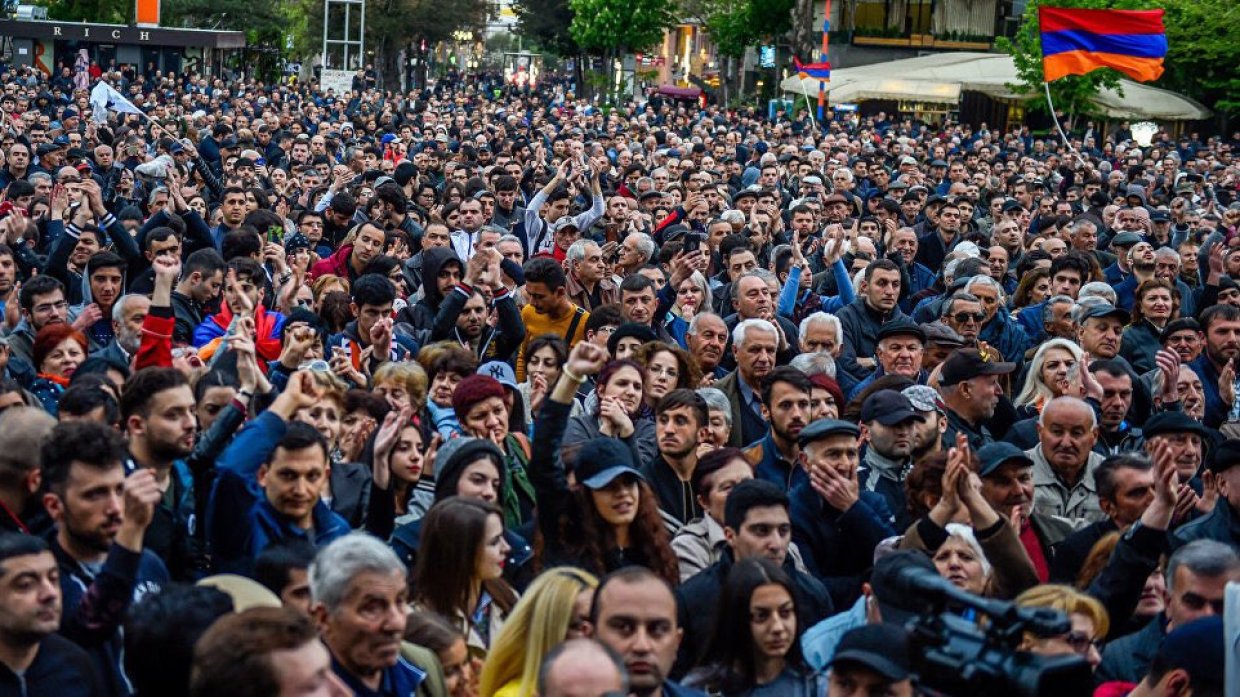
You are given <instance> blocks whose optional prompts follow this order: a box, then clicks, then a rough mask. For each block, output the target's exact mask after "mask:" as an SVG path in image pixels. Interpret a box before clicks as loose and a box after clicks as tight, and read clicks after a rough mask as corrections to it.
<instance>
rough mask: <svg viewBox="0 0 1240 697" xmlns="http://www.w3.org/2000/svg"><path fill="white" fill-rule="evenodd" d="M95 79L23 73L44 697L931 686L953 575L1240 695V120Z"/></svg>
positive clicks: (1108, 682) (32, 591)
mask: <svg viewBox="0 0 1240 697" xmlns="http://www.w3.org/2000/svg"><path fill="white" fill-rule="evenodd" d="M99 79H101V80H104V81H107V82H108V84H110V85H111V86H112V87H114V88H115V89H116V90H117V92H119V93H120V94H121V95H123V96H124V97H126V98H127V99H128V100H130V101H131V102H132V103H133V104H134V105H136V106H137V107H138V108H139V109H141V110H142V111H143V113H142V114H133V113H124V112H118V111H115V110H113V109H108V110H101V107H100V105H98V104H92V102H91V100H90V93H89V89H88V88H87V87H83V86H82V85H80V84H76V83H75V82H74V81H71V80H69V81H66V80H63V79H58V80H55V81H50V82H49V81H48V80H47V78H46V77H45V76H43V74H42V73H40V72H38V71H32V70H30V69H28V68H20V67H3V68H2V69H0V85H2V87H3V93H2V94H0V113H2V116H3V123H2V124H0V190H2V192H3V193H2V196H0V237H2V239H0V306H2V308H3V311H2V317H3V320H2V322H3V328H2V331H0V371H2V375H0V528H3V532H2V533H0V693H3V694H20V695H49V694H55V695H65V696H69V695H79V694H80V695H113V696H117V697H128V696H129V695H140V696H144V697H145V696H147V695H178V694H188V695H194V696H195V697H222V696H228V697H244V696H245V695H295V694H296V695H343V694H354V695H387V696H400V697H405V696H407V695H414V694H417V695H422V696H425V697H529V696H530V695H539V697H557V696H569V695H572V696H575V697H600V696H601V695H624V694H635V695H639V696H640V697H692V696H693V695H701V694H703V693H708V694H712V695H728V696H729V697H730V696H733V695H746V696H749V695H752V696H754V697H759V696H760V697H809V696H820V695H830V696H831V697H837V696H843V695H894V696H897V697H911V696H912V695H916V694H920V693H921V691H922V690H923V688H924V689H932V688H933V687H934V685H932V684H929V682H926V681H925V680H926V679H927V676H923V675H921V674H920V673H919V670H918V666H919V660H920V658H921V656H922V653H923V652H922V649H921V645H920V644H919V643H918V642H919V641H924V639H925V637H919V636H918V635H915V634H911V633H910V632H909V630H908V628H907V626H906V624H905V622H906V621H907V620H909V619H910V618H914V617H917V616H922V615H924V614H926V613H931V612H937V611H945V612H948V613H953V614H956V615H958V616H959V617H962V618H965V619H967V620H969V621H971V622H976V623H977V626H979V627H984V626H985V625H986V624H987V619H986V618H985V617H984V616H978V615H977V614H976V613H974V612H973V611H971V610H967V609H965V608H962V607H958V606H955V605H949V606H948V607H945V608H944V607H939V606H938V605H937V604H935V603H931V602H930V601H929V599H928V598H922V597H917V595H916V594H908V593H904V592H901V591H900V589H901V588H902V587H903V586H902V585H901V583H902V582H901V579H906V578H908V576H909V574H910V573H923V572H929V573H930V574H937V575H938V576H941V577H942V578H944V579H946V580H947V581H948V582H950V583H951V584H952V585H953V586H955V587H957V588H959V589H960V590H963V591H967V592H968V593H972V594H975V595H977V596H981V597H985V598H991V599H995V600H1004V601H1012V602H1014V603H1015V604H1016V605H1017V606H1020V607H1024V608H1048V609H1053V610H1057V611H1059V612H1061V613H1062V614H1063V616H1065V617H1066V618H1067V620H1066V622H1065V624H1064V625H1063V626H1062V627H1061V629H1064V630H1065V631H1064V632H1063V633H1060V634H1053V635H1050V636H1046V635H1043V634H1038V633H1034V632H1028V633H1026V634H1025V635H1024V636H1023V637H1017V638H1016V640H1017V641H1018V643H1017V644H1013V646H1012V647H1011V648H1012V649H1014V650H1019V651H1025V652H1031V653H1033V654H1040V655H1043V656H1059V657H1075V658H1076V659H1077V660H1079V662H1080V663H1081V665H1082V666H1087V668H1085V669H1083V672H1084V673H1092V675H1093V680H1092V682H1091V683H1090V684H1081V685H1078V687H1079V689H1080V690H1081V691H1080V692H1075V693H1073V694H1091V693H1094V694H1098V695H1104V696H1107V697H1110V696H1120V695H1126V694H1132V695H1138V696H1141V697H1144V696H1147V695H1149V696H1152V695H1187V694H1190V693H1191V694H1192V695H1194V696H1195V697H1201V696H1202V695H1222V694H1223V689H1224V688H1223V665H1224V660H1223V655H1224V640H1223V626H1222V620H1221V615H1222V613H1223V604H1224V600H1223V598H1224V587H1225V585H1226V583H1227V582H1228V581H1240V547H1238V545H1240V440H1238V439H1237V438H1240V401H1237V399H1236V392H1237V389H1238V388H1237V372H1238V370H1240V368H1238V366H1240V283H1238V282H1240V164H1238V163H1237V162H1236V160H1235V159H1233V158H1234V154H1233V151H1234V150H1235V149H1236V148H1237V147H1240V134H1237V135H1236V136H1233V137H1232V138H1231V139H1230V140H1229V139H1227V138H1225V137H1211V138H1207V139H1205V140H1204V141H1203V140H1202V139H1201V138H1199V137H1198V135H1197V134H1195V133H1187V134H1185V135H1183V136H1181V137H1173V136H1171V135H1169V134H1168V133H1167V132H1165V131H1164V132H1160V133H1159V134H1158V135H1156V136H1155V138H1154V141H1153V143H1152V144H1151V145H1149V146H1146V147H1141V146H1138V145H1137V144H1136V143H1135V142H1134V141H1133V140H1132V136H1131V133H1130V132H1128V130H1127V125H1126V124H1124V125H1121V126H1120V128H1119V129H1117V130H1115V131H1111V132H1104V131H1103V130H1101V129H1092V128H1091V129H1090V130H1089V131H1088V132H1084V133H1078V134H1075V135H1074V136H1073V142H1072V143H1062V142H1059V141H1058V140H1057V139H1054V138H1046V137H1040V136H1035V135H1033V134H1031V133H1030V132H1029V130H1028V129H1027V128H1025V127H1022V126H1019V125H1016V126H1012V127H1010V128H1005V129H992V128H989V127H987V126H986V125H984V124H983V125H981V126H980V127H973V126H970V125H967V124H958V123H947V124H942V125H932V124H925V123H920V122H913V121H911V120H908V119H903V118H900V117H897V116H891V115H888V114H885V113H877V114H872V115H867V116H857V115H855V114H854V115H849V116H848V117H846V118H842V119H841V120H837V121H832V122H829V123H823V124H814V123H813V122H812V121H810V120H809V119H808V118H807V115H806V114H805V113H804V112H798V113H795V114H787V113H783V112H780V113H778V114H777V115H776V116H775V117H774V118H767V117H766V115H765V114H764V113H761V112H756V111H753V110H748V109H737V110H733V109H724V108H722V107H716V106H707V107H700V106H698V105H697V104H686V103H682V102H676V101H666V100H663V99H661V98H651V99H650V100H647V101H642V102H640V103H638V102H630V103H626V104H624V105H622V106H620V107H617V108H614V109H613V108H600V107H599V106H597V105H596V104H594V103H593V102H590V101H586V100H580V99H576V98H575V97H574V95H572V94H571V92H566V91H565V89H564V87H563V86H562V85H560V84H557V83H551V84H549V85H548V86H546V87H544V88H543V89H541V90H533V91H529V90H525V91H522V92H511V93H509V92H504V91H501V90H491V89H483V88H482V87H480V86H478V85H475V84H472V83H471V82H470V81H469V80H468V79H464V80H460V81H454V82H450V83H448V82H445V83H438V84H436V83H433V82H432V84H431V85H429V86H428V87H426V88H425V89H420V90H415V91H413V92H410V93H408V94H404V95H402V94H393V93H391V92H384V91H380V90H378V89H376V88H375V87H374V85H372V84H370V83H367V82H365V81H363V82H362V83H361V84H357V85H355V87H356V88H358V89H355V90H354V91H352V92H351V93H349V94H336V93H335V92H333V91H326V92H325V91H321V90H319V89H318V88H317V84H316V83H314V82H313V81H312V82H308V83H304V84H298V85H294V86H287V85H279V84H265V83H262V82H256V81H254V80H252V79H251V80H247V81H245V82H225V81H222V80H220V79H211V78H209V77H204V76H200V75H188V74H186V75H177V74H167V75H160V74H158V73H152V72H151V71H148V72H146V73H145V74H144V73H141V72H138V71H135V70H132V69H129V68H128V67H125V66H122V67H121V69H118V70H115V71H113V70H107V71H101V74H100V76H99ZM86 82H88V83H90V84H92V85H93V81H92V80H87V81H86ZM1233 484H1234V486H1233ZM1095 689H1096V690H1097V692H1096V693H1095V692H1094V690H1095ZM935 694H938V693H935Z"/></svg>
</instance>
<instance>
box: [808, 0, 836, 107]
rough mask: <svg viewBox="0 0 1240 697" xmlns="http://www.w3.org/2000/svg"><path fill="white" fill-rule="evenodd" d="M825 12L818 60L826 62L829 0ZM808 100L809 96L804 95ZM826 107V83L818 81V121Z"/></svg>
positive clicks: (828, 47)
mask: <svg viewBox="0 0 1240 697" xmlns="http://www.w3.org/2000/svg"><path fill="white" fill-rule="evenodd" d="M824 4H825V8H826V9H825V14H824V15H823V17H822V56H821V57H820V58H819V60H820V61H822V62H824V63H825V62H826V61H827V60H828V59H829V58H830V56H831V47H830V44H829V42H830V33H831V0H824ZM806 101H809V96H808V95H807V96H806ZM826 109H827V83H826V81H825V80H819V81H818V121H820V122H821V121H822V120H823V119H824V118H825V114H826Z"/></svg>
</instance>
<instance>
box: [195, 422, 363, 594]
mask: <svg viewBox="0 0 1240 697" xmlns="http://www.w3.org/2000/svg"><path fill="white" fill-rule="evenodd" d="M287 429H288V424H286V423H285V422H284V420H283V419H281V418H280V417H279V416H276V415H275V414H273V413H271V412H269V411H267V412H263V413H262V414H259V415H258V417H257V418H255V419H254V420H253V421H251V422H250V423H248V424H246V425H245V427H244V428H242V429H241V430H240V431H239V432H238V433H237V435H236V437H235V438H233V442H232V443H231V444H229V446H228V449H227V450H225V451H224V452H223V453H222V454H221V455H220V458H219V460H218V461H217V463H216V469H217V474H216V478H215V487H214V489H212V491H211V502H210V505H209V506H208V511H207V539H208V541H209V543H210V545H211V551H212V554H213V556H214V559H215V566H216V569H217V570H218V571H220V572H221V573H223V572H231V573H242V574H244V573H246V572H248V571H250V569H251V568H252V567H253V565H254V559H255V557H257V556H258V554H259V553H260V552H262V551H263V550H264V549H266V548H267V547H268V546H269V545H272V544H275V543H277V542H281V541H283V540H286V539H290V538H295V537H296V538H301V539H307V540H310V542H313V543H314V545H315V546H316V547H322V546H324V545H326V544H327V543H329V542H331V541H332V540H335V539H336V538H339V537H343V536H345V535H347V534H348V533H349V523H348V522H347V521H345V519H344V518H341V517H340V516H339V515H337V514H336V513H333V512H332V510H331V508H329V507H328V506H327V504H325V503H323V502H322V501H318V502H317V503H315V504H314V539H312V540H311V539H310V537H309V534H308V533H307V531H306V530H303V529H301V528H299V527H297V526H296V525H294V524H293V523H292V521H290V520H288V519H287V518H285V517H284V516H283V515H281V514H280V513H279V512H278V511H276V509H275V508H274V507H273V506H272V505H271V503H270V502H268V501H267V495H266V493H265V492H264V491H263V490H262V488H261V487H259V485H258V468H259V467H261V466H262V465H263V464H264V463H266V462H267V461H268V459H269V458H270V457H271V453H272V452H274V451H275V449H276V444H277V443H279V442H280V439H281V438H283V437H284V433H285V431H286V430H287Z"/></svg>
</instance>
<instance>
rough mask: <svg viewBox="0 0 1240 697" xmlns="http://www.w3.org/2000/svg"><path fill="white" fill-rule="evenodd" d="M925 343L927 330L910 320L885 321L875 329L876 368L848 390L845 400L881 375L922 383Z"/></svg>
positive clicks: (854, 395)
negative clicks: (900, 377)
mask: <svg viewBox="0 0 1240 697" xmlns="http://www.w3.org/2000/svg"><path fill="white" fill-rule="evenodd" d="M925 344H926V332H925V331H924V330H923V329H922V328H921V326H920V325H918V324H917V323H916V322H913V321H912V320H910V319H907V318H901V319H895V320H892V321H890V322H887V323H886V324H884V325H883V326H882V328H881V329H879V330H878V345H877V346H876V347H875V349H874V360H875V361H877V362H878V369H877V370H875V371H874V372H873V373H871V374H870V377H868V378H866V379H864V380H862V381H861V382H859V383H857V385H856V386H855V387H853V388H852V389H851V390H849V391H848V393H847V396H848V399H850V400H851V399H852V398H853V397H856V396H857V395H858V394H860V393H861V392H862V391H863V390H865V389H866V388H867V387H869V386H870V385H871V384H872V383H873V382H874V381H875V380H877V379H878V378H881V377H882V376H884V375H901V376H903V377H906V378H908V379H910V380H912V381H914V382H916V383H918V384H925V382H926V377H927V374H926V372H925V371H924V370H923V369H922V354H923V353H924V351H925Z"/></svg>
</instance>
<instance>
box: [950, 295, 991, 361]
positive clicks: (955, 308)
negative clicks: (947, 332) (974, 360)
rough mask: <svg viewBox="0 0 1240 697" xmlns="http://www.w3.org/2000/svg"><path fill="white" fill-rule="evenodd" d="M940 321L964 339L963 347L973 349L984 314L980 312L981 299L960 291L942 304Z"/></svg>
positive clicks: (984, 318) (984, 319) (984, 317)
mask: <svg viewBox="0 0 1240 697" xmlns="http://www.w3.org/2000/svg"><path fill="white" fill-rule="evenodd" d="M940 320H941V321H942V322H943V324H946V325H947V326H948V327H950V328H951V329H952V330H953V331H955V332H956V333H957V334H959V335H960V337H961V338H962V339H964V344H965V346H969V347H974V348H975V347H976V346H977V339H978V335H979V334H981V331H982V325H983V324H985V322H986V313H985V312H984V311H983V310H982V300H981V298H979V297H977V296H976V295H973V294H972V293H966V292H964V291H962V290H961V291H956V292H955V293H953V294H952V295H951V296H949V297H948V298H947V300H945V301H944V302H943V305H942V310H940Z"/></svg>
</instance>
